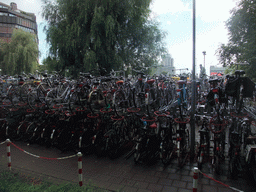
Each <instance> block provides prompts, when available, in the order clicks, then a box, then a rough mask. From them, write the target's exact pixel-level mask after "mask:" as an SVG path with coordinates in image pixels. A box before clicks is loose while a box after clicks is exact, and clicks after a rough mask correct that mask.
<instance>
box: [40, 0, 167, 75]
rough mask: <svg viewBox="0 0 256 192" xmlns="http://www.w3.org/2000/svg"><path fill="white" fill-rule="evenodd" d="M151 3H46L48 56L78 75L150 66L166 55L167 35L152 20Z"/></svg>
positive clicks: (110, 0) (92, 0)
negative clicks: (101, 70)
mask: <svg viewBox="0 0 256 192" xmlns="http://www.w3.org/2000/svg"><path fill="white" fill-rule="evenodd" d="M151 1H152V0H131V1H125V0H108V1H103V0H57V1H56V2H54V3H52V2H50V1H49V0H43V2H44V7H43V14H42V15H43V17H44V18H45V20H46V21H47V22H48V25H47V26H46V28H45V31H46V35H47V42H48V43H49V44H50V56H51V57H55V58H57V59H58V61H59V62H60V65H61V66H62V68H63V69H65V68H68V69H69V70H70V71H71V73H73V75H76V74H77V73H78V72H79V71H90V70H91V69H95V68H98V69H99V70H100V69H103V68H105V69H106V70H107V72H109V71H111V69H114V70H119V69H123V67H124V64H126V65H129V64H130V65H131V66H132V67H133V66H136V65H141V64H142V63H145V66H151V65H152V64H154V63H156V62H158V58H159V56H160V55H161V54H162V53H163V52H164V51H165V48H164V45H163V43H162V40H163V38H164V33H163V32H161V31H160V30H159V28H158V24H157V23H156V22H155V21H153V20H149V19H148V18H149V14H150V9H149V5H150V3H151Z"/></svg>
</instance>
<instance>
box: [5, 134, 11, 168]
mask: <svg viewBox="0 0 256 192" xmlns="http://www.w3.org/2000/svg"><path fill="white" fill-rule="evenodd" d="M6 142H7V161H8V167H9V169H10V170H11V169H12V167H11V141H10V139H6Z"/></svg>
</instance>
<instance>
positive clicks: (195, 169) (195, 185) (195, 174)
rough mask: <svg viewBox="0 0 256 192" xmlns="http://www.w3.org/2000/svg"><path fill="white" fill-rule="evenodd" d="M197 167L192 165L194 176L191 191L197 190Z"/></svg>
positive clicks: (195, 191)
mask: <svg viewBox="0 0 256 192" xmlns="http://www.w3.org/2000/svg"><path fill="white" fill-rule="evenodd" d="M198 172H199V171H198V168H197V167H194V176H193V192H197V187H198Z"/></svg>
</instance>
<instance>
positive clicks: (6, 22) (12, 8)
mask: <svg viewBox="0 0 256 192" xmlns="http://www.w3.org/2000/svg"><path fill="white" fill-rule="evenodd" d="M15 28H16V29H22V30H24V31H27V32H30V33H33V34H35V35H36V36H37V23H36V16H35V14H34V13H28V12H25V11H21V10H19V9H18V8H17V4H16V3H13V2H12V3H10V5H6V4H4V3H1V2H0V39H2V40H3V41H5V42H9V41H10V40H11V37H12V32H13V29H15ZM37 41H38V38H37Z"/></svg>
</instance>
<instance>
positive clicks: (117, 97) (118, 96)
mask: <svg viewBox="0 0 256 192" xmlns="http://www.w3.org/2000/svg"><path fill="white" fill-rule="evenodd" d="M124 100H125V95H124V92H123V91H121V90H118V91H116V92H115V93H114V95H113V105H115V106H116V108H117V109H121V108H122V104H123V102H124Z"/></svg>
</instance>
